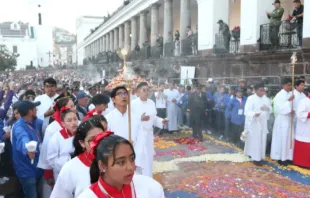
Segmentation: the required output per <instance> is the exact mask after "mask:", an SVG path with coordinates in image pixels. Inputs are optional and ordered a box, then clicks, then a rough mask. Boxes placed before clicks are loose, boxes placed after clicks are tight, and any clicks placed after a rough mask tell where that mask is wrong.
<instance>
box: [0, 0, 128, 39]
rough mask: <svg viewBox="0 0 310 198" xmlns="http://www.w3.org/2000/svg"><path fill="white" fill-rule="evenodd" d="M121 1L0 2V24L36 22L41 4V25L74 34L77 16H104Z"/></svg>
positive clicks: (48, 0)
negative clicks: (63, 29) (47, 25)
mask: <svg viewBox="0 0 310 198" xmlns="http://www.w3.org/2000/svg"><path fill="white" fill-rule="evenodd" d="M122 3H123V0H0V5H1V12H0V22H3V21H23V22H36V20H37V13H38V8H37V6H36V5H37V4H41V5H42V6H41V12H42V16H43V23H44V24H45V25H46V24H49V25H51V26H53V27H55V26H57V27H61V28H65V29H67V30H69V31H70V32H72V33H75V22H76V18H77V17H79V16H83V15H84V16H85V15H87V16H104V15H107V13H108V12H109V13H112V12H114V11H115V10H116V9H117V8H118V7H119V6H120V5H121V4H122Z"/></svg>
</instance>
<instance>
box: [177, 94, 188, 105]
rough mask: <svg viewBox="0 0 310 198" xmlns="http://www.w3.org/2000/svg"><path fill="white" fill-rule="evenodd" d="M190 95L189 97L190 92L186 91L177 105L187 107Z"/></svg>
mask: <svg viewBox="0 0 310 198" xmlns="http://www.w3.org/2000/svg"><path fill="white" fill-rule="evenodd" d="M188 97H189V92H184V95H183V96H182V98H181V99H180V100H179V102H178V103H177V105H178V106H179V107H186V106H187V105H188Z"/></svg>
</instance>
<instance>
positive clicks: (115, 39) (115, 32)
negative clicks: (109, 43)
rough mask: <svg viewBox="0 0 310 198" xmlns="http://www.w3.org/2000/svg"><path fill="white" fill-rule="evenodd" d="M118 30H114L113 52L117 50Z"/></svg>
mask: <svg viewBox="0 0 310 198" xmlns="http://www.w3.org/2000/svg"><path fill="white" fill-rule="evenodd" d="M118 46H119V44H118V29H117V28H115V29H114V50H117V49H118Z"/></svg>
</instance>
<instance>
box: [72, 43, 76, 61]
mask: <svg viewBox="0 0 310 198" xmlns="http://www.w3.org/2000/svg"><path fill="white" fill-rule="evenodd" d="M76 56H77V51H76V44H74V45H72V63H73V64H76V63H77V57H76Z"/></svg>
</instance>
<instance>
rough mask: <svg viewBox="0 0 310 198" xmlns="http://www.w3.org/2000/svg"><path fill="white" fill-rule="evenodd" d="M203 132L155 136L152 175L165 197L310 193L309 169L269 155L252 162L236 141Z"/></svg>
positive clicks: (184, 197) (307, 194) (283, 195)
mask: <svg viewBox="0 0 310 198" xmlns="http://www.w3.org/2000/svg"><path fill="white" fill-rule="evenodd" d="M204 138H205V141H204V142H203V143H198V141H197V140H195V139H193V138H191V135H190V131H185V132H184V131H183V132H182V133H180V134H173V135H163V136H156V137H155V141H154V145H155V151H156V154H155V161H154V172H155V174H154V178H155V179H156V180H157V181H159V182H160V183H161V184H162V185H163V187H164V190H165V195H166V197H168V198H197V197H229V198H234V197H236V198H237V197H238V198H240V197H251V198H254V197H272V198H273V197H288V198H292V197H296V198H297V197H298V198H306V197H310V193H309V192H310V177H309V176H310V170H307V169H302V168H299V167H297V166H293V165H290V166H288V167H279V166H278V164H277V163H276V162H275V161H272V160H271V159H269V158H268V159H266V161H265V162H264V166H263V167H256V166H255V165H253V164H252V163H251V162H250V159H249V158H248V157H246V156H244V155H243V154H242V150H240V149H238V148H236V147H235V146H234V145H232V144H230V143H226V142H223V141H220V140H217V139H215V138H213V137H211V136H209V135H204Z"/></svg>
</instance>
